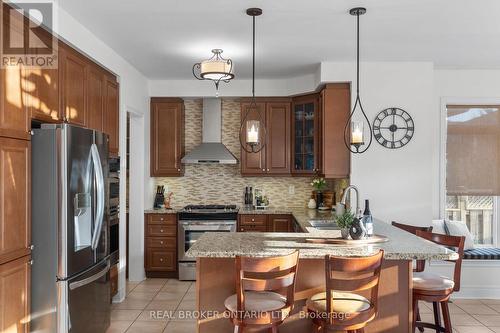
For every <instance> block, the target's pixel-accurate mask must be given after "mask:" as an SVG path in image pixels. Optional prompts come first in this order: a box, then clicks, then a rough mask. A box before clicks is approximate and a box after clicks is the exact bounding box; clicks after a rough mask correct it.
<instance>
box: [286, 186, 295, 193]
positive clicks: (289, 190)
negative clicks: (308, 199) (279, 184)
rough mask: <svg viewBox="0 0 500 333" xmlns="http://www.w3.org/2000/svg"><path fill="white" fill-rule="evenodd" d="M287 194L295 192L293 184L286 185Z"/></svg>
mask: <svg viewBox="0 0 500 333" xmlns="http://www.w3.org/2000/svg"><path fill="white" fill-rule="evenodd" d="M288 194H295V185H289V186H288Z"/></svg>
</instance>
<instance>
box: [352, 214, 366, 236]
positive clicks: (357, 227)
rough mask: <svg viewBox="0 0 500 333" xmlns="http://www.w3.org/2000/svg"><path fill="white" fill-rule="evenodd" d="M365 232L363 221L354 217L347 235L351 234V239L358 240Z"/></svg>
mask: <svg viewBox="0 0 500 333" xmlns="http://www.w3.org/2000/svg"><path fill="white" fill-rule="evenodd" d="M365 234H366V229H365V227H364V226H363V222H361V220H360V219H358V218H355V219H354V222H353V223H352V226H351V228H350V229H349V235H351V238H352V239H354V240H358V239H361V238H363V237H365Z"/></svg>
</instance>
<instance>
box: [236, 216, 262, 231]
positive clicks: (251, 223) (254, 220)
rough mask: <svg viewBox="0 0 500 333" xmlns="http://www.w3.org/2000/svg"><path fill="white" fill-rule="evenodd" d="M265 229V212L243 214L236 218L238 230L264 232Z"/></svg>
mask: <svg viewBox="0 0 500 333" xmlns="http://www.w3.org/2000/svg"><path fill="white" fill-rule="evenodd" d="M267 230H268V227H267V215H265V214H253V215H246V214H245V215H240V216H239V218H238V231H240V232H266V231H267Z"/></svg>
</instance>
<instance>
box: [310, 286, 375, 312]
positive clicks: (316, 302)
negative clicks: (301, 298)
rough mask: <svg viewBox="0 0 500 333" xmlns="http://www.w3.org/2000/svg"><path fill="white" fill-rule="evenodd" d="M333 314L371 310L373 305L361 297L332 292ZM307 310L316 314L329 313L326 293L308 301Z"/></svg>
mask: <svg viewBox="0 0 500 333" xmlns="http://www.w3.org/2000/svg"><path fill="white" fill-rule="evenodd" d="M332 299H333V303H332V306H333V307H332V312H336V313H355V312H362V311H366V310H368V309H370V307H371V303H370V301H369V300H368V299H366V298H365V297H363V296H361V295H357V294H353V293H347V292H338V291H332ZM306 305H307V309H308V310H310V311H315V312H320V313H321V312H327V310H326V292H322V293H318V294H316V295H314V296H312V297H311V298H309V299H308V300H307V304H306Z"/></svg>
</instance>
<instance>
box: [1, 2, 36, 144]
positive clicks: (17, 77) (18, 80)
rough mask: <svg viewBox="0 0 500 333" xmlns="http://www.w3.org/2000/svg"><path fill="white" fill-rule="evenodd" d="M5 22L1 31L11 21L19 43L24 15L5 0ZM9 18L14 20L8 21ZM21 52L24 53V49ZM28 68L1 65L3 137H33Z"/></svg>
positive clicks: (3, 20) (13, 39) (13, 41)
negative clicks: (27, 99) (27, 96)
mask: <svg viewBox="0 0 500 333" xmlns="http://www.w3.org/2000/svg"><path fill="white" fill-rule="evenodd" d="M0 4H1V6H0V8H1V13H0V15H2V16H1V18H2V20H1V21H2V24H1V25H0V27H1V31H0V33H2V34H3V33H4V31H5V29H6V26H7V22H10V27H12V29H10V30H9V32H10V34H9V36H10V38H11V39H12V43H13V44H14V45H15V44H19V43H21V45H22V41H23V33H22V29H23V17H22V15H21V14H19V13H18V12H16V11H11V10H10V7H9V6H8V5H7V4H4V3H3V2H2V3H0ZM8 18H9V19H10V20H9V21H8ZM20 52H21V53H22V52H24V49H23V48H21V50H20ZM24 75H25V72H24V67H23V66H21V65H18V66H9V67H5V68H0V136H4V137H11V138H18V139H25V140H29V139H30V134H29V131H30V118H29V110H28V108H27V107H26V84H25V80H24Z"/></svg>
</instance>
